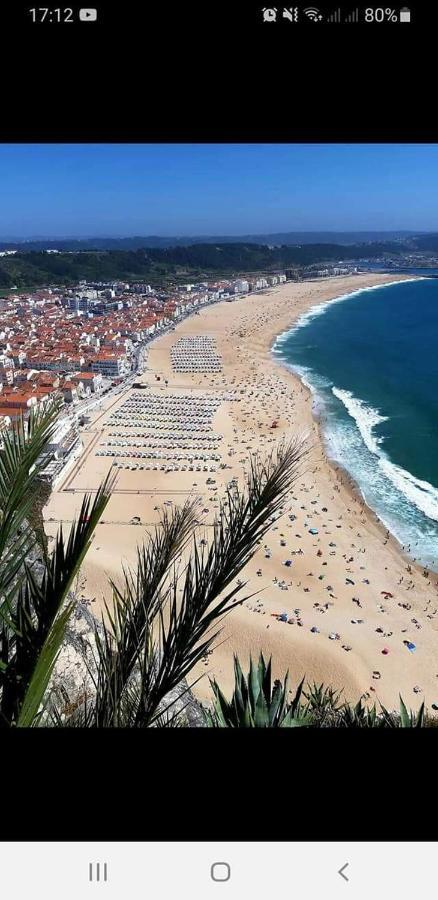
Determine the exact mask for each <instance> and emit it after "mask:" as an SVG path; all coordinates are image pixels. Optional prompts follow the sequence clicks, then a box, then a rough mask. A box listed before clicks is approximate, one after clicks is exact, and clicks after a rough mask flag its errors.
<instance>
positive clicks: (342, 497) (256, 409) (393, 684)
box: [44, 274, 438, 708]
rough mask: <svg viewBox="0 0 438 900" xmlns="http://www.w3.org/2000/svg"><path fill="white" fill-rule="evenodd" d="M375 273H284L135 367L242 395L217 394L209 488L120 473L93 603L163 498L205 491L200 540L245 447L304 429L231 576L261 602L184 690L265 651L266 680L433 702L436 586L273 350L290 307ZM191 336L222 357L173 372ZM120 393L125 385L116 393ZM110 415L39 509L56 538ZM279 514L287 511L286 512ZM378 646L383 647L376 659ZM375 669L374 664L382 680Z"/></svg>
mask: <svg viewBox="0 0 438 900" xmlns="http://www.w3.org/2000/svg"><path fill="white" fill-rule="evenodd" d="M396 280H397V281H399V280H406V278H405V277H403V276H401V277H400V278H399V279H396ZM383 281H384V276H382V275H379V274H377V275H375V274H372V275H355V276H335V277H334V278H332V279H330V280H329V279H324V280H321V281H318V282H313V283H311V284H310V283H295V282H288V283H286V284H285V285H281V286H278V287H276V288H274V289H272V290H269V291H268V292H264V293H257V294H256V295H251V296H249V297H245V298H240V299H237V300H235V301H233V302H232V303H228V305H227V306H225V305H224V304H225V302H226V301H224V303H216V304H212V305H211V306H209V307H207V308H204V309H202V310H200V314H199V316H191V317H190V318H187V319H185V320H184V321H183V322H181V323H178V324H177V325H176V328H175V330H174V331H172V332H170V333H167V334H164V335H160V336H159V337H157V339H156V340H155V341H154V342H153V343H151V345H150V346H149V353H148V361H147V366H148V368H147V370H145V373H144V374H143V375H142V376H141V381H142V382H143V383H145V384H147V385H148V386H149V390H148V391H147V392H146V391H145V397H146V396H150V395H151V393H152V394H154V395H156V396H161V397H164V396H165V395H166V394H167V395H169V394H171V393H175V394H178V395H180V394H181V393H182V392H185V393H187V392H190V395H191V396H193V397H195V398H197V397H199V398H201V397H202V396H215V395H219V394H221V396H224V393H226V392H234V394H235V396H236V398H238V399H239V400H240V402H238V403H236V402H230V401H227V400H222V401H221V404H220V406H219V407H218V410H217V412H216V413H215V416H214V420H213V423H212V428H213V430H214V431H215V432H218V433H221V434H222V435H223V437H222V439H221V442H220V448H219V452H220V454H221V458H222V460H223V462H224V463H226V465H227V467H228V468H227V469H224V470H221V469H220V467H219V466H218V468H217V471H216V473H215V474H214V475H213V478H214V479H215V483H216V488H215V490H214V491H213V492H210V493H209V492H208V486H207V484H206V475H205V474H202V472H199V471H198V472H196V473H195V472H192V473H188V472H179V473H178V474H176V473H170V474H166V473H164V472H160V471H158V472H131V471H124V470H119V480H118V484H117V489H116V490H115V492H114V495H113V496H112V497H111V500H110V502H109V504H108V507H107V510H106V512H105V521H104V522H101V523H99V525H98V526H97V529H96V533H95V537H94V540H93V543H92V547H91V548H90V551H89V554H88V555H87V558H86V560H85V563H84V565H83V568H82V571H81V579H80V586H79V592H78V593H81V592H82V593H81V596H85V597H88V598H89V599H90V601H91V603H92V604H93V606H92V609H93V611H94V612H95V613H97V614H99V613H101V612H102V609H103V599H104V598H106V599H108V597H109V595H108V577H113V578H115V579H116V580H117V579H118V578H119V577H120V573H121V566H122V565H133V564H135V549H136V546H137V544H138V543H141V542H142V541H143V540H144V538H145V534H146V532H145V529H146V527H147V526H150V525H153V524H154V523H155V522H157V521H158V517H159V510H158V507H159V506H160V505H161V506H162V504H163V503H164V502H166V501H171V500H173V502H175V503H176V504H180V503H181V502H183V500H184V499H185V497H186V496H192V497H193V496H197V497H200V498H202V500H203V505H204V506H205V507H206V508H208V515H206V516H205V521H204V524H203V526H202V527H203V529H204V533H205V535H206V537H207V539H208V537H209V533H211V532H210V529H211V527H212V525H213V521H214V515H215V513H216V512H217V509H218V505H217V501H216V500H215V497H217V496H221V494H223V492H224V488H225V484H226V482H227V481H228V480H229V479H230V478H231V477H236V478H237V479H238V481H239V483H240V484H243V483H244V478H245V466H246V464H247V460H248V456H249V454H250V453H252V452H255V451H259V452H260V453H261V454H262V455H263V454H268V453H269V452H270V450H271V449H272V448H273V446H274V445H275V444H276V443H277V442H278V441H281V440H282V439H285V440H288V439H289V438H291V437H294V436H296V435H297V434H299V433H303V432H308V433H309V440H310V441H311V442H312V444H314V445H315V446H314V449H313V450H312V454H311V456H310V457H309V459H308V461H306V466H305V468H306V471H305V472H304V473H302V475H300V477H299V479H298V480H297V482H296V484H294V486H293V488H292V490H291V492H290V495H289V496H288V498H287V502H286V503H285V505H284V510H283V515H282V518H281V519H280V520H279V522H278V523H274V525H273V526H272V527H271V529H270V530H269V532H268V533H267V535H266V538H265V541H266V549H265V547H262V546H261V547H260V548H259V550H258V551H257V553H256V554H255V556H254V558H253V560H252V561H251V562H250V563H249V564H248V565H247V566H246V567H245V570H244V572H243V573H242V574H241V578H242V579H243V580H245V581H247V582H248V585H247V588H246V590H247V591H248V593H251V594H252V593H254V592H257V598H254V597H253V598H252V599H248V600H242V605H241V606H239V607H237V608H236V609H235V610H234V611H233V613H232V614H231V615H230V616H229V617H227V619H226V620H225V621H224V623H223V631H222V634H221V637H220V640H219V642H218V646H216V647H215V649H214V650H213V653H212V654H211V655H210V656H209V657H208V659H206V660H205V662H204V663H203V664H200V665H199V666H198V667H196V669H195V670H194V671H193V672H192V676H193V680H194V679H196V678H197V677H198V676H201V681H200V682H199V683H198V685H197V686H196V688H195V690H194V693H195V695H196V696H197V698H198V699H200V700H203V701H204V702H208V701H209V700H210V699H211V692H210V688H209V684H208V678H207V677H205V676H211V677H215V678H217V680H218V682H219V683H220V685H221V688H222V689H223V690H224V692H226V693H229V692H230V691H231V689H232V685H233V654H234V653H237V655H238V656H239V658H240V660H241V663H242V666H243V667H244V668H245V667H246V666H247V664H248V662H249V656H250V655H252V656H253V658H254V657H256V656H257V655H258V653H259V651H260V650H261V651H263V653H264V655H265V658H269V656H272V661H273V672H274V677H280V678H281V677H284V675H285V673H286V671H287V670H289V672H290V677H291V684H292V686H294V685H296V684H297V683H298V682H299V681H300V680H301V678H302V677H303V676H304V677H305V678H306V681H313V680H315V681H316V682H317V683H322V682H324V683H325V684H331V685H332V686H333V687H335V688H338V689H343V690H344V696H345V697H346V698H347V699H349V700H351V701H352V702H357V700H358V699H359V697H360V696H364V697H365V698H366V700H367V701H368V700H369V702H370V703H372V702H374V701H377V702H378V701H379V700H381V701H382V703H384V704H385V705H386V706H387V707H388V708H394V707H396V706H397V705H398V695H399V693H401V694H402V696H403V698H404V701H405V703H406V705H407V706H408V707H411V708H416V707H418V706H419V705H420V703H421V702H422V701H423V700H426V702H427V703H428V704H429V705H430V704H431V703H435V702H436V699H437V695H438V681H437V680H436V679H437V678H438V664H436V662H435V660H436V659H437V657H438V654H437V650H438V634H437V632H438V609H436V610H435V607H436V606H437V607H438V596H437V591H436V586H435V584H434V583H432V582H431V581H429V582H428V583H426V579H424V578H423V577H422V575H421V574H420V573H419V572H418V571H417V570H416V569H414V564H412V572H411V573H408V574H407V567H406V560H405V559H404V558H403V556H402V553H401V551H400V549H399V546H398V544H396V541H395V539H394V541H393V542H392V541H388V543H387V544H385V536H384V534H383V532H382V527H383V526H382V525H381V523H380V522H376V521H375V513H374V512H373V511H371V510H370V509H369V508H368V507H366V506H365V504H364V501H363V500H362V499H361V498H360V497H358V496H357V494H356V496H355V495H354V492H353V491H352V488H351V486H350V485H348V484H347V479H346V477H345V476H343V477H342V475H341V473H340V471H339V468H338V471H336V470H335V469H334V468H333V467H332V466H331V465H330V463H329V462H328V461H327V459H326V458H325V452H324V445H323V442H322V438H321V435H320V432H319V430H318V423H317V422H316V421H315V419H314V417H313V414H312V410H311V401H310V399H309V398H310V396H311V394H310V391H309V390H308V389H306V388H305V386H304V385H303V384H302V382H301V381H300V379H299V377H298V375H295V374H293V373H292V372H291V371H289V370H288V369H287V368H286V367H285V366H284V365H282V363H281V362H280V361H279V360H275V359H274V358H273V354H272V351H271V347H272V343H273V341H275V339H276V335H278V334H279V333H281V332H284V331H285V330H290V329H291V327H293V323H294V321H295V320H296V319H297V317H298V316H299V315H300V314H302V313H304V312H306V310H308V309H310V308H311V307H312V306H315V305H317V304H318V303H321V302H325V301H327V300H330V299H334V298H336V297H337V296H339V293H340V292H344V293H345V292H346V290H345V289H347V290H349V292H351V290H353V289H357V288H360V287H362V286H371V285H380V284H381V283H382V282H383ZM224 312H225V316H224ZM193 334H210V335H212V336H214V337H215V339H216V343H217V348H218V352H219V353H220V354H221V356H222V363H223V367H222V372H221V373H219V374H216V375H214V374H208V375H201V374H194V373H191V374H190V373H187V374H182V373H176V372H175V371H173V370H172V366H171V361H170V348H171V346H172V345H173V344H174V343H175V342H176V341H177V340H178V339H179V338H180V337H181V336H186V335H187V336H188V335H193ZM156 373H161V374H163V373H165V377H166V379H168V387H165V386H164V384H163V380H161V381H160V382H159V383H157V381H156ZM127 395H128V396H130V392H129V391H128V392H127ZM125 399H126V394H125V395H124V396H123V397H121V398H120V400H119V401H118V403H119V404H120V405H121V404H123V402H124V401H125ZM114 408H116V405H114V407H113V409H114ZM111 412H112V410H111ZM106 417H107V416H106V415H105V413H102V411H101V412H100V413H99V421H98V422H97V424H96V425H95V426H94V419H93V421H91V422H90V425H89V426H88V428H87V429H86V431H85V433H84V456H85V455H86V452H87V449H88V448H90V445H91V444H92V442H93V441H96V443H95V444H93V446H92V447H91V451H90V452H89V453H88V455H86V459H85V461H84V463H83V465H82V466H81V467H80V469H79V471H77V472H76V473H74V475H73V478H72V479H71V480H70V476H69V479H68V482H69V490H68V491H64V490H63V488H62V485H61V486H60V487H59V488H58V489H57V490H55V491H54V492H53V494H52V496H51V498H50V501H49V504H48V506H47V507H46V508H45V510H44V515H45V518H46V531H47V533H48V534H50V535H52V536H53V535H54V534H55V533H56V530H57V527H58V523H59V522H60V521H63V522H64V523H65V526H66V531H67V523H68V522H69V521H71V519H72V518H73V514H74V512H75V511H76V510H77V509H78V506H79V504H80V501H81V499H82V496H83V494H84V492H85V491H86V490H91V489H93V490H94V489H95V488H96V487H97V486H98V484H99V483H100V481H101V479H102V477H103V476H104V475H105V474H106V472H107V471H108V465H111V464H112V463H111V462H110V461H109V460H108V459H105V458H104V457H101V456H100V457H99V456H98V457H97V458H96V452H95V451H96V447H97V445H98V442H99V441H100V442H101V441H102V439H104V438H106V436H107V429H108V427H109V426H108V425H107V424H106V423H105V419H106ZM95 418H96V417H95ZM274 418H275V419H276V420H278V428H277V429H276V430H272V428H271V423H272V421H273V419H274ZM87 431H88V433H86V432H87ZM341 477H342V481H341ZM204 485H205V487H204ZM288 513H289V514H293V518H292V519H291V517H290V515H288ZM133 516H138V517H139V518H140V519H141V524H142V527H140V528H139V527H138V526H137V527H135V526H134V525H133V524H132V517H133ZM50 519H51V521H49V520H50ZM311 525H316V526H317V535H316V536H313V535H311V534H310V533H309V529H310V526H311ZM282 535H283V536H282ZM285 557H289V558H290V560H291V567H290V568H284V564H285V563H284V561H285ZM282 585H283V588H282V590H279V587H281V586H282ZM283 591H284V592H283ZM383 593H385V594H386V595H387V597H386V598H383V596H382V595H383ZM391 598H393V599H391ZM352 599H353V600H354V603H352ZM357 599H359V600H360V605H361V607H362V608H359V609H358V608H357V606H355V605H354V604H355V603H356V600H357ZM295 608H297V609H298V610H299V615H297V614H295V613H294V609H295ZM283 610H285V611H287V613H288V615H289V616H291V617H292V618H293V620H294V623H293V624H292V627H291V625H289V624H284V623H283V622H280V621H278V620H277V618H276V616H277V615H278V614H279V613H280V612H282V611H283ZM425 612H427V615H425ZM435 613H436V614H435ZM355 616H362V618H355ZM298 619H299V620H300V621H298ZM414 619H415V621H416V622H417V623H418V626H417V625H416V624H415V622H414ZM361 623H362V624H361ZM300 624H301V627H299V625H300ZM297 626H298V627H297ZM418 628H420V629H421V630H418ZM332 633H339V639H336V640H332V639H329V638H330V635H331V634H332ZM406 638H409V640H411V641H413V642H414V643H418V645H419V646H418V649H417V652H416V653H413V654H411V653H410V652H408V651H407V650H406V647H405V646H404V644H403V640H405V639H406ZM385 645H387V646H388V655H386V656H382V655H381V654H382V652H383V649H384V648H385ZM374 670H379V674H378V680H376V679H377V676H375V675H374V674H373V672H374ZM202 676H204V677H202ZM415 687H419V691H418V692H417V691H414V688H415ZM435 691H436V693H435Z"/></svg>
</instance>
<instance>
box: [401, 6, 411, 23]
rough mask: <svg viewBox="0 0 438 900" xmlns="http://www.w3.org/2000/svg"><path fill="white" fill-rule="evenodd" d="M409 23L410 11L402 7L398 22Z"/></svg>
mask: <svg viewBox="0 0 438 900" xmlns="http://www.w3.org/2000/svg"><path fill="white" fill-rule="evenodd" d="M410 21H411V11H410V9H408V8H407V6H404V7H403V9H401V10H400V22H410Z"/></svg>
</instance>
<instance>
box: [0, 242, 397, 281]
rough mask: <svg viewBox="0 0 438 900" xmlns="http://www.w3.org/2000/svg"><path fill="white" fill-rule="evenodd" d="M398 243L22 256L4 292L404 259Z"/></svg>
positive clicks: (5, 274) (11, 259) (11, 265)
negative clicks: (359, 260)
mask: <svg viewBox="0 0 438 900" xmlns="http://www.w3.org/2000/svg"><path fill="white" fill-rule="evenodd" d="M403 249H404V248H403V245H402V244H400V243H396V242H386V243H383V242H382V243H374V244H352V245H349V246H344V245H341V244H303V245H302V246H301V247H291V246H286V245H284V246H280V247H268V246H267V245H263V244H252V243H251V244H242V243H224V244H216V245H215V244H207V243H205V244H193V245H191V246H187V247H180V246H177V247H167V248H147V249H144V248H143V249H138V250H87V251H82V252H71V253H46V252H44V251H35V250H33V251H30V252H25V253H24V252H20V253H17V254H15V255H14V256H5V257H1V258H0V290H4V289H7V288H11V287H12V286H13V285H16V286H17V288H18V289H22V288H27V287H30V286H33V287H40V286H42V285H49V284H59V285H64V284H72V283H76V282H77V281H79V280H81V279H86V280H87V281H112V280H122V281H123V280H125V279H126V280H127V281H133V280H134V281H135V280H146V281H148V282H149V283H151V284H162V283H163V282H166V280H169V279H172V278H173V279H175V278H177V279H181V280H183V279H184V278H186V279H188V278H202V277H203V276H204V277H210V278H211V277H212V276H214V275H226V274H230V273H235V272H240V273H244V272H248V273H249V272H258V271H264V272H269V271H274V270H278V269H282V268H290V267H292V268H293V267H295V266H309V265H313V264H317V263H330V262H331V263H333V262H338V261H339V260H351V259H357V258H359V257H365V258H367V259H373V258H375V257H378V256H381V255H382V254H383V253H385V254H393V255H395V256H397V255H400V253H402V252H403Z"/></svg>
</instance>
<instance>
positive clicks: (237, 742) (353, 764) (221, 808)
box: [0, 729, 437, 841]
mask: <svg viewBox="0 0 438 900" xmlns="http://www.w3.org/2000/svg"><path fill="white" fill-rule="evenodd" d="M436 752H437V751H436V738H435V730H434V729H431V730H429V731H428V730H424V731H421V730H420V731H417V732H416V733H415V734H414V733H413V732H411V731H408V730H406V731H401V730H394V731H390V730H388V731H374V732H373V731H371V730H368V731H367V730H362V729H360V730H357V731H346V730H334V731H329V730H328V729H327V730H321V731H305V730H304V729H294V730H290V729H285V730H281V729H280V730H278V731H276V732H272V731H269V730H267V731H262V730H260V731H254V730H248V731H238V732H237V731H236V732H232V731H228V730H224V731H220V730H219V731H209V730H205V731H204V730H194V729H193V730H191V729H187V730H183V729H181V730H175V729H173V730H172V732H171V734H169V733H168V732H166V731H165V730H164V729H163V730H145V731H136V732H134V731H127V732H125V731H122V730H114V731H95V732H82V731H74V730H69V729H66V730H65V731H61V730H47V731H43V730H38V729H36V730H33V731H24V730H23V731H19V730H17V731H15V732H9V733H8V734H6V733H4V736H3V739H2V761H3V778H2V782H3V783H2V803H1V806H2V811H3V812H2V816H1V818H0V840H20V841H32V840H47V841H66V840H72V841H75V840H76V841H78V840H81V841H84V840H86V841H88V840H89V841H94V840H107V841H132V840H136V841H143V840H144V841H148V840H149V841H151V840H155V841H181V840H190V841H211V840H217V841H289V840H290V841H294V840H301V841H327V840H346V841H347V840H348V841H351V840H354V841H366V840H378V841H385V840H392V841H394V840H399V841H401V840H409V841H418V840H434V839H435V832H436V825H435V823H434V821H433V819H431V818H430V811H431V796H430V794H431V792H432V791H433V785H434V779H435V774H434V773H435V764H436ZM420 765H421V768H420ZM432 796H433V793H432Z"/></svg>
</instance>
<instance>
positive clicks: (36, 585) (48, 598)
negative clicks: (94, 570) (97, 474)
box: [0, 476, 114, 724]
mask: <svg viewBox="0 0 438 900" xmlns="http://www.w3.org/2000/svg"><path fill="white" fill-rule="evenodd" d="M113 483H114V478H113V477H112V476H108V477H107V479H106V480H105V481H104V483H103V484H102V485H101V487H100V489H99V491H98V492H97V493H96V495H95V498H94V501H93V503H91V497H90V496H89V495H86V496H85V497H84V500H83V502H82V507H81V511H80V515H79V519H78V521H77V522H73V523H72V526H71V529H70V534H69V537H68V540H67V542H65V539H64V534H63V530H62V527H61V528H60V529H59V532H58V535H57V538H56V543H55V549H54V551H53V553H52V555H51V556H50V557H49V556H48V555H47V553H46V554H45V559H44V573H43V576H42V579H41V581H39V580H38V579H37V578H36V576H35V574H34V572H33V571H32V568H31V566H29V565H27V564H26V563H25V564H24V569H25V580H24V583H23V584H22V585H21V586H20V589H19V592H18V597H17V601H16V603H15V604H14V605H13V606H12V605H10V604H9V608H8V617H7V621H4V622H3V626H2V629H1V631H0V659H1V660H2V661H3V663H4V664H5V666H4V667H3V668H2V670H1V671H0V686H1V688H2V691H1V700H0V714H1V721H0V724H2V723H3V724H13V723H15V722H17V721H18V719H19V716H20V710H21V706H22V704H23V702H24V698H25V696H26V692H27V690H28V687H29V684H30V682H31V680H32V676H33V674H34V672H35V670H36V667H37V665H38V660H39V657H40V654H41V652H42V650H43V647H44V644H45V642H46V640H47V638H48V635H49V633H50V630H51V628H52V626H53V624H54V622H55V619H56V617H57V615H58V613H59V611H60V609H61V607H62V604H63V602H64V600H65V597H66V595H67V592H68V590H69V588H70V586H71V583H72V580H73V578H74V576H75V574H76V572H77V571H78V569H79V567H80V565H81V563H82V560H83V558H84V556H85V554H86V552H87V550H88V548H89V546H90V542H91V538H92V535H93V532H94V529H95V528H96V525H97V523H98V521H99V518H100V517H101V515H102V513H103V510H104V509H105V507H106V505H107V503H108V500H109V498H110V493H111V488H112V485H113ZM46 659H47V660H48V659H49V656H48V655H47V656H46ZM39 678H40V679H41V673H40V675H39Z"/></svg>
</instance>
